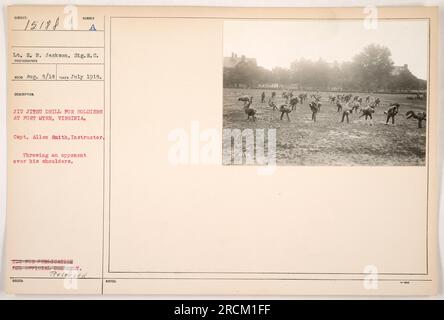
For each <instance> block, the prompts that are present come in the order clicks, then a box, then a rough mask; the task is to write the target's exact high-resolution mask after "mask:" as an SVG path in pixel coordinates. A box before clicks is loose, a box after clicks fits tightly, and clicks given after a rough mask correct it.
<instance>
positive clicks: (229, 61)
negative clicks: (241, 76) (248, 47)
mask: <svg viewBox="0 0 444 320" xmlns="http://www.w3.org/2000/svg"><path fill="white" fill-rule="evenodd" d="M239 63H252V64H254V65H257V62H256V59H255V58H247V57H245V56H244V55H241V56H240V57H239V56H238V55H237V54H236V53H232V54H231V57H224V68H228V69H232V68H234V67H236V66H237V65H238V64H239Z"/></svg>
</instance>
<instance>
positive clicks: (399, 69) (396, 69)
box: [392, 64, 409, 76]
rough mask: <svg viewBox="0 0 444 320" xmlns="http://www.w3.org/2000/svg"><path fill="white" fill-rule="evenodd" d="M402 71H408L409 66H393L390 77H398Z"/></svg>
mask: <svg viewBox="0 0 444 320" xmlns="http://www.w3.org/2000/svg"><path fill="white" fill-rule="evenodd" d="M404 71H409V66H408V65H407V64H405V65H403V66H394V67H393V70H392V76H399V75H400V74H401V73H402V72H404Z"/></svg>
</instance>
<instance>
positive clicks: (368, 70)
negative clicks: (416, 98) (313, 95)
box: [224, 44, 427, 92]
mask: <svg viewBox="0 0 444 320" xmlns="http://www.w3.org/2000/svg"><path fill="white" fill-rule="evenodd" d="M241 86H242V87H250V88H257V87H275V86H279V87H292V88H293V87H295V88H296V89H301V90H321V91H322V90H324V91H325V90H332V91H336V90H337V91H371V92H376V91H385V92H406V91H416V90H425V89H426V88H427V82H426V80H422V79H419V78H417V77H416V76H415V75H413V74H412V73H411V72H410V71H409V70H408V68H407V67H404V68H398V69H397V70H395V66H394V62H393V60H392V58H391V52H390V50H389V49H388V48H387V47H384V46H380V45H376V44H371V45H368V46H367V47H365V48H364V49H363V50H362V51H361V52H360V53H359V54H357V55H355V56H354V57H353V58H352V60H351V61H347V62H342V63H339V62H334V63H327V62H326V61H324V60H322V59H319V60H317V61H312V60H309V59H304V58H301V59H298V60H295V61H293V62H292V63H291V65H290V68H282V67H275V68H273V69H272V70H269V69H266V68H264V67H261V66H258V65H256V64H255V63H253V62H251V61H249V60H244V61H241V62H239V63H238V64H237V65H236V66H235V67H234V68H224V87H241Z"/></svg>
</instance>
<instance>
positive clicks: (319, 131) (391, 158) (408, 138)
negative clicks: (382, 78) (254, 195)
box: [223, 89, 427, 166]
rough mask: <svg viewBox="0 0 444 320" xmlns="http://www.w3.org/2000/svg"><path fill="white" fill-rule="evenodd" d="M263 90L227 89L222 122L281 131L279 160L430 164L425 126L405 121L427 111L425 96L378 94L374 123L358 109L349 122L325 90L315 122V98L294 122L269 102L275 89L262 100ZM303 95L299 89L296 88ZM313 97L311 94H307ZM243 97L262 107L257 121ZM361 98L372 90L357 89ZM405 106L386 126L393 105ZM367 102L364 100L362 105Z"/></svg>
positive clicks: (280, 101)
mask: <svg viewBox="0 0 444 320" xmlns="http://www.w3.org/2000/svg"><path fill="white" fill-rule="evenodd" d="M262 91H264V90H259V89H224V109H223V126H224V129H225V128H230V129H241V130H243V129H247V128H251V129H256V128H257V129H271V128H274V129H276V131H277V138H276V140H277V141H276V152H277V154H276V160H277V163H278V164H281V165H285V164H295V165H315V166H316V165H367V166H369V165H375V166H418V165H424V164H425V153H426V127H427V123H425V122H423V128H421V129H419V128H418V122H417V121H416V120H415V119H406V117H405V113H406V112H407V111H409V110H413V111H415V112H418V111H426V101H425V100H408V99H407V96H408V95H407V94H377V95H374V96H378V97H380V99H381V103H380V105H379V107H377V108H376V112H375V113H374V114H373V124H372V125H370V121H367V122H366V121H365V120H364V117H362V118H360V119H359V115H360V113H359V112H358V113H353V115H351V117H350V123H349V124H348V123H346V122H344V123H341V118H342V112H337V108H336V106H335V105H333V104H330V103H329V102H328V96H329V95H330V94H331V93H327V92H321V93H320V94H321V96H322V101H321V102H322V107H321V112H319V113H318V115H317V122H316V123H314V122H313V121H312V120H311V111H310V108H309V107H308V104H309V103H310V101H311V99H310V97H308V98H307V100H306V101H305V102H304V104H302V105H301V104H298V105H297V108H296V110H295V111H293V112H291V113H290V119H291V121H290V122H288V121H287V119H286V117H285V116H284V119H283V120H280V112H279V111H278V110H275V111H273V110H272V109H271V108H270V107H269V106H268V104H267V101H268V97H269V96H270V95H271V92H272V91H273V90H265V93H266V96H267V98H266V101H265V103H261V99H260V95H261V93H262ZM274 91H276V102H277V103H276V105H277V106H278V107H279V106H280V105H281V104H283V103H285V100H284V98H282V90H274ZM294 93H296V94H299V93H300V92H297V91H295V92H294ZM308 94H309V95H310V92H308ZM242 95H251V96H253V104H252V107H253V108H254V109H255V110H256V111H257V114H256V117H257V119H256V121H255V122H253V121H251V120H250V121H247V116H246V114H245V112H244V110H243V103H242V102H241V101H238V100H237V99H238V98H239V97H240V96H242ZM354 95H360V96H362V97H365V96H367V94H366V93H365V94H364V93H363V94H359V93H354ZM394 102H397V103H399V104H400V105H401V106H400V108H399V113H398V115H397V116H396V119H395V120H396V122H395V125H392V124H389V125H386V124H385V120H386V115H384V111H385V110H387V109H388V106H389V104H390V103H394ZM363 104H364V103H363Z"/></svg>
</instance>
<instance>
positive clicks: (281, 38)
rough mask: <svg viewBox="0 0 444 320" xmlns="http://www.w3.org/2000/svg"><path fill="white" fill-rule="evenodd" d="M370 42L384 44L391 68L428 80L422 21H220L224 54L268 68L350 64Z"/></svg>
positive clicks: (425, 44)
mask: <svg viewBox="0 0 444 320" xmlns="http://www.w3.org/2000/svg"><path fill="white" fill-rule="evenodd" d="M371 43H376V44H380V45H384V46H387V47H388V48H389V49H390V51H391V53H392V59H393V61H394V63H395V65H404V64H408V66H409V69H410V71H411V72H412V73H413V74H414V75H416V76H417V77H418V78H421V79H426V78H427V65H428V60H427V56H428V55H427V51H428V48H427V45H428V44H427V43H428V25H427V21H425V20H390V21H388V20H384V21H381V20H379V21H378V26H377V28H376V29H366V28H364V24H363V22H362V20H361V21H356V20H352V21H350V20H317V21H313V20H298V21H270V20H268V21H252V20H247V21H245V20H244V21H225V22H224V56H230V55H231V53H232V52H234V53H237V54H238V55H242V54H244V55H245V56H247V57H251V58H256V59H257V62H258V64H259V65H260V66H263V67H265V68H268V69H271V68H273V67H276V66H280V67H285V68H289V66H290V63H291V62H292V61H294V60H295V59H299V58H306V59H311V60H318V59H319V58H322V59H323V60H325V61H328V62H333V61H338V62H342V61H350V60H351V59H352V57H353V56H354V55H355V54H357V53H359V52H360V51H361V50H362V49H363V48H364V47H365V46H366V45H369V44H371Z"/></svg>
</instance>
